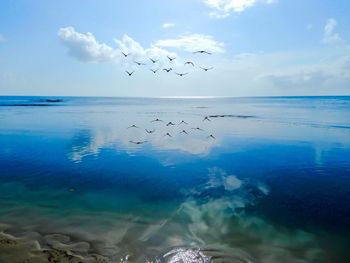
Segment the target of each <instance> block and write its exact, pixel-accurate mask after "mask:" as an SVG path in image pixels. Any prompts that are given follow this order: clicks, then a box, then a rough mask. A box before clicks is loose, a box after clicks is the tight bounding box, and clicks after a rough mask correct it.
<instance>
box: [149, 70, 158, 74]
mask: <svg viewBox="0 0 350 263" xmlns="http://www.w3.org/2000/svg"><path fill="white" fill-rule="evenodd" d="M149 70H150V71H152V72H153V73H154V74H156V73H157V71H158V70H159V69H156V70H153V69H149Z"/></svg>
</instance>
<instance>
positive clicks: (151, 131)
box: [145, 129, 156, 133]
mask: <svg viewBox="0 0 350 263" xmlns="http://www.w3.org/2000/svg"><path fill="white" fill-rule="evenodd" d="M145 131H146V132H147V133H154V132H155V131H156V130H155V129H153V130H150V131H149V130H147V129H145Z"/></svg>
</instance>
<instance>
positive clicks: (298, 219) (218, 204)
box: [0, 97, 350, 262]
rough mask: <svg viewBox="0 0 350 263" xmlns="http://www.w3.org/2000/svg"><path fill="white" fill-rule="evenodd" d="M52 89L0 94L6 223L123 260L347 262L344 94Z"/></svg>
mask: <svg viewBox="0 0 350 263" xmlns="http://www.w3.org/2000/svg"><path fill="white" fill-rule="evenodd" d="M52 99H57V98H46V97H0V146H1V147H0V223H7V224H10V225H11V226H13V227H12V228H11V229H9V230H8V231H9V232H11V233H15V234H17V235H19V236H20V235H28V232H36V233H40V235H42V236H43V237H44V239H45V235H48V234H52V233H61V234H65V235H69V236H73V237H75V238H76V239H77V240H84V241H87V242H89V243H90V244H99V245H98V246H97V245H95V246H94V249H95V250H94V252H96V253H100V254H102V255H105V256H108V257H110V258H112V259H115V258H120V257H121V256H125V255H130V260H131V262H145V258H146V256H147V257H149V258H156V257H157V256H158V257H159V256H160V255H161V254H162V253H165V252H166V251H170V250H171V249H173V248H175V247H183V248H197V247H198V248H201V249H203V251H204V254H205V253H208V254H210V253H212V251H213V250H212V249H213V248H215V251H217V252H216V253H218V255H219V256H217V257H213V262H350V256H349V252H348V248H347V246H348V244H349V242H350V223H349V222H350V97H275V98H200V99H180V98H179V99H174V98H163V99H152V98H71V97H63V98H59V99H62V101H61V100H58V101H55V100H52ZM205 116H212V117H211V118H210V120H211V121H210V122H209V121H203V118H204V117H205ZM155 118H160V119H162V120H164V122H151V121H152V120H154V119H155ZM181 120H185V121H186V122H187V123H188V125H186V124H181V125H179V123H180V122H181ZM169 121H172V122H174V123H176V125H174V126H171V125H169V126H166V124H167V123H168V122H169ZM132 124H135V125H137V126H138V127H140V128H129V129H128V127H129V126H130V125H132ZM196 127H200V128H201V129H203V131H200V130H194V129H191V128H196ZM145 129H149V130H152V129H154V130H155V132H154V133H152V134H148V133H146V132H145ZM183 129H185V130H186V131H187V132H188V135H186V134H180V132H181V131H182V130H183ZM167 132H169V133H170V134H171V135H172V137H168V136H164V135H165V134H166V133H167ZM210 134H212V135H213V136H214V137H215V139H213V138H210V137H208V136H209V135H210ZM130 141H134V142H136V141H140V142H143V141H146V142H145V143H143V144H139V145H136V144H133V143H131V142H130ZM96 247H98V248H96ZM205 251H207V252H205ZM164 258H165V257H164ZM171 260H173V261H171ZM220 260H221V261H220ZM164 262H176V261H174V259H168V261H164ZM185 262H207V261H203V260H202V261H185ZM208 262H209V261H208Z"/></svg>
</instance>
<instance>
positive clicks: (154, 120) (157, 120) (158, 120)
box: [151, 118, 162, 122]
mask: <svg viewBox="0 0 350 263" xmlns="http://www.w3.org/2000/svg"><path fill="white" fill-rule="evenodd" d="M157 121H162V120H160V119H158V118H157V119H155V120H153V121H151V122H157Z"/></svg>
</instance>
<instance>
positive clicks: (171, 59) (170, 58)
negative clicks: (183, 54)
mask: <svg viewBox="0 0 350 263" xmlns="http://www.w3.org/2000/svg"><path fill="white" fill-rule="evenodd" d="M167 58H168V59H169V60H170V62H171V61H173V60H174V59H176V57H173V58H172V57H169V56H167Z"/></svg>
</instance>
